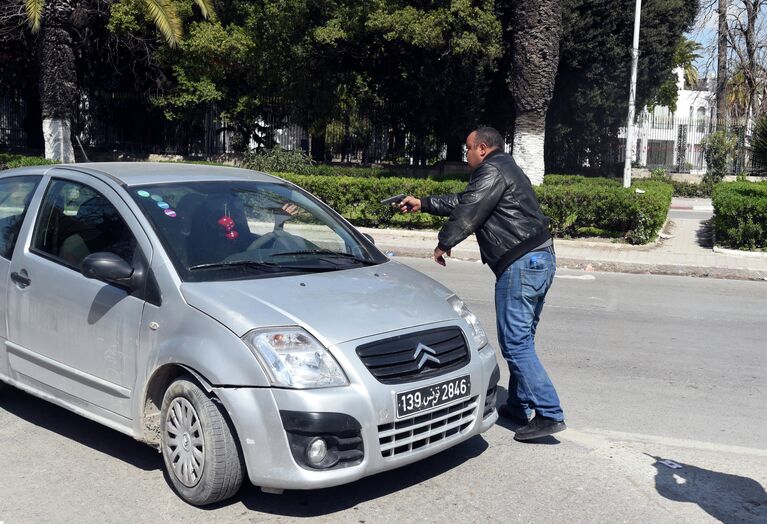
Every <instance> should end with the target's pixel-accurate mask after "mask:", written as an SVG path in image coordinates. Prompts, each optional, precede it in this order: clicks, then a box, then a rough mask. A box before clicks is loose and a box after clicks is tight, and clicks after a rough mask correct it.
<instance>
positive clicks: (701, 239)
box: [695, 217, 714, 249]
mask: <svg viewBox="0 0 767 524" xmlns="http://www.w3.org/2000/svg"><path fill="white" fill-rule="evenodd" d="M695 236H696V237H697V238H696V240H697V241H698V245H699V246H700V247H704V248H706V249H711V248H713V247H714V218H713V217H712V218H709V219H708V220H704V221H703V222H701V223H700V228H698V231H696V232H695Z"/></svg>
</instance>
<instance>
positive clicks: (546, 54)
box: [510, 0, 562, 185]
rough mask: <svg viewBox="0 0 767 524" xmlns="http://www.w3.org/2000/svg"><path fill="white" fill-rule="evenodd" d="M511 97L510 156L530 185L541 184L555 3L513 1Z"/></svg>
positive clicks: (553, 69) (558, 22)
mask: <svg viewBox="0 0 767 524" xmlns="http://www.w3.org/2000/svg"><path fill="white" fill-rule="evenodd" d="M512 20H513V21H514V22H513V24H514V25H513V27H512V28H511V32H512V39H511V42H512V46H511V47H512V53H511V55H512V76H511V79H510V84H511V94H512V96H513V98H514V106H515V108H516V113H517V119H516V124H515V130H514V150H513V156H514V159H515V160H516V161H517V163H518V164H519V165H520V167H522V169H523V170H524V172H525V174H526V175H527V176H528V178H530V181H531V182H532V183H533V184H535V185H539V184H541V183H542V182H543V173H544V158H543V142H544V137H545V130H546V111H547V110H548V107H549V102H551V96H552V94H553V92H554V78H555V76H556V73H557V67H558V66H559V38H560V35H561V33H562V9H561V4H560V1H559V0H537V1H535V2H530V1H529V0H513V3H512Z"/></svg>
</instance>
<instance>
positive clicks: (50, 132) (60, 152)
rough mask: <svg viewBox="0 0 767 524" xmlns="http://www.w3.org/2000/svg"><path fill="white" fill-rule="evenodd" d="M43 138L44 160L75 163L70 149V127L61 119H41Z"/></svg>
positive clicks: (69, 124)
mask: <svg viewBox="0 0 767 524" xmlns="http://www.w3.org/2000/svg"><path fill="white" fill-rule="evenodd" d="M43 138H44V139H45V158H48V159H51V160H55V161H57V162H61V163H62V164H70V163H72V162H74V161H75V150H74V148H73V147H72V125H71V123H70V122H69V120H66V119H63V118H45V119H43Z"/></svg>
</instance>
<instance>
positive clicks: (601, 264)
mask: <svg viewBox="0 0 767 524" xmlns="http://www.w3.org/2000/svg"><path fill="white" fill-rule="evenodd" d="M389 248H391V246H386V247H384V246H381V249H384V250H385V251H387V252H389ZM453 251H454V252H453V256H452V257H450V258H453V259H456V260H463V261H465V262H476V263H479V262H480V260H479V256H478V255H477V254H475V253H472V252H471V250H457V249H454V250H453ZM397 257H413V258H431V251H430V250H429V251H427V250H424V249H419V248H412V247H407V246H399V247H397V248H396V254H395V255H394V256H393V257H390V258H394V259H395V260H396V259H397ZM557 267H559V268H564V269H577V270H581V271H587V272H592V271H601V272H607V273H631V274H640V275H668V276H682V277H698V278H716V279H723V280H749V281H756V282H760V281H767V271H754V270H749V269H730V268H718V267H705V266H690V265H682V264H679V265H676V264H640V263H632V262H607V261H599V260H587V259H579V258H570V257H563V256H560V255H557Z"/></svg>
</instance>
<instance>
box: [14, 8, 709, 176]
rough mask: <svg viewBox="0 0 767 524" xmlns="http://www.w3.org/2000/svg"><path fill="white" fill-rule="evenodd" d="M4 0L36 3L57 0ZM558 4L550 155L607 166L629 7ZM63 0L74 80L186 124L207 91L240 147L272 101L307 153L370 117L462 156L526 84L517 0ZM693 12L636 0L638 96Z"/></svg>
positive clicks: (656, 86) (21, 47) (668, 60)
mask: <svg viewBox="0 0 767 524" xmlns="http://www.w3.org/2000/svg"><path fill="white" fill-rule="evenodd" d="M10 1H13V2H18V3H19V5H32V7H34V6H36V5H38V4H39V5H46V4H51V3H54V2H59V1H63V0H44V2H45V3H43V1H42V0H10ZM67 2H69V0H67ZM561 3H562V39H561V43H560V45H559V61H558V73H557V75H556V81H555V85H554V92H553V98H552V102H551V104H550V106H549V110H548V117H547V142H546V148H547V164H548V166H549V168H553V167H556V168H558V169H560V168H561V169H576V170H579V169H580V168H581V167H582V166H583V165H584V164H589V165H592V166H597V167H598V166H601V165H606V164H608V163H609V162H608V160H609V158H608V155H607V151H608V149H614V146H615V143H616V137H617V130H618V128H619V127H620V126H622V125H623V124H624V120H625V114H626V109H625V105H626V101H627V98H628V77H629V64H630V60H629V58H630V54H629V47H630V43H631V31H632V27H633V7H632V5H629V4H627V3H626V2H619V1H618V0H562V1H561ZM72 5H76V6H77V10H78V11H77V16H74V15H73V16H72V17H71V20H73V21H74V22H76V24H77V25H76V27H75V28H72V30H71V31H70V34H71V35H73V39H72V40H73V46H74V50H75V52H74V55H75V60H76V62H77V67H76V70H77V85H78V88H79V89H81V90H85V91H88V90H93V91H95V90H106V91H108V90H124V91H140V92H143V93H152V95H153V96H152V99H153V100H154V101H155V103H156V105H157V106H159V107H160V108H161V109H162V111H163V112H164V114H165V115H166V116H167V117H169V118H172V119H177V120H182V121H188V122H190V123H191V122H200V121H201V120H202V119H203V118H204V116H205V114H206V113H205V111H206V110H207V109H208V108H209V107H210V106H211V105H214V106H215V107H217V108H218V109H219V110H221V111H222V112H223V115H224V117H225V118H226V120H227V122H228V123H229V124H230V125H231V126H233V127H234V128H235V129H236V130H237V132H238V133H237V134H238V135H239V136H240V138H241V139H240V141H239V144H238V145H239V147H241V148H242V149H246V148H247V147H248V146H249V144H250V143H251V140H253V141H255V142H256V143H259V142H262V143H263V142H265V140H264V139H265V137H266V135H267V134H268V133H269V129H268V122H264V121H263V116H264V114H265V113H266V112H267V110H269V111H272V110H273V109H274V107H281V108H284V115H277V117H280V116H285V117H290V118H291V120H292V121H293V122H295V123H298V124H299V125H301V126H302V127H304V128H305V129H307V130H308V131H309V133H310V135H311V137H312V144H311V145H312V152H313V153H314V154H315V155H314V156H315V157H319V158H322V142H323V133H324V132H325V129H326V128H327V126H328V124H329V123H331V122H332V123H333V125H339V126H343V127H345V128H346V129H348V130H351V131H352V132H355V133H356V134H358V135H360V136H362V135H365V133H369V132H370V131H369V126H368V122H367V121H366V120H365V119H367V118H369V119H375V120H376V121H377V122H383V123H384V124H385V127H386V128H387V129H388V130H389V133H390V136H389V137H388V139H389V151H391V156H392V159H396V158H398V157H402V156H404V155H405V154H407V155H410V156H412V157H414V158H415V160H416V163H425V162H429V161H433V160H435V159H436V158H437V157H438V155H439V154H440V153H441V152H442V151H444V150H445V148H446V149H447V153H448V158H451V159H459V158H460V145H461V143H462V141H463V139H464V138H465V135H466V133H467V131H469V130H470V129H471V128H472V127H474V126H476V125H477V124H480V123H489V124H491V125H495V126H496V127H498V128H499V129H500V130H501V131H503V132H505V133H506V134H507V136H509V138H511V135H512V134H513V133H512V132H511V131H512V130H513V129H514V127H513V126H514V121H515V116H516V110H515V108H514V100H513V97H512V93H511V86H514V85H525V78H522V77H521V76H520V75H522V73H521V70H520V68H519V67H515V66H514V64H515V62H514V56H513V46H512V45H511V40H510V35H513V34H514V32H513V29H514V27H515V23H517V21H516V20H515V17H514V9H513V7H514V6H515V5H516V6H517V7H519V6H521V5H522V3H520V0H416V1H413V0H369V1H365V2H359V1H358V0H260V1H259V2H253V1H251V0H219V1H218V2H215V3H213V2H212V1H211V0H119V1H111V0H78V1H77V2H72ZM214 7H215V12H214V11H213V8H214ZM523 7H524V6H523ZM696 10H697V0H646V1H645V2H644V8H643V13H642V33H641V37H640V47H641V57H640V63H639V65H640V67H639V83H638V97H637V105H639V106H641V105H642V104H643V103H645V102H647V101H651V100H665V98H664V91H661V92H660V94H659V90H661V88H662V86H663V85H664V82H665V81H666V80H667V79H668V78H669V74H670V71H671V69H672V67H673V65H674V64H677V63H680V60H679V59H678V58H675V57H674V49H675V47H676V46H677V44H680V42H683V40H682V34H683V32H684V30H685V29H687V28H688V27H689V26H690V25H691V23H692V20H693V18H694V16H695V13H696ZM83 13H85V14H83ZM163 13H164V14H163ZM171 15H172V16H171ZM158 17H159V18H158ZM206 18H207V20H206ZM31 19H33V18H31ZM162 20H165V22H163V21H162ZM74 22H73V23H74ZM42 23H43V24H45V20H44V17H43V20H42ZM0 26H2V14H1V13H0ZM181 27H183V28H184V31H183V33H182V32H181V31H180V28H181ZM1 36H2V27H0V37H1ZM158 36H159V38H158ZM35 45H36V42H35V38H34V37H32V36H31V35H30V31H26V36H25V39H24V40H19V41H16V42H14V44H13V45H10V46H6V47H5V48H4V49H3V51H0V53H4V54H3V55H2V56H3V58H7V56H8V55H9V54H10V55H12V56H11V58H10V59H8V60H5V61H1V62H0V72H3V73H5V72H6V71H8V72H9V73H12V74H9V75H8V76H5V77H4V78H0V83H3V82H5V83H11V84H15V85H21V84H22V79H21V78H20V77H21V76H23V75H24V74H26V70H25V65H24V64H26V63H28V61H26V62H25V61H24V60H21V59H19V57H20V56H21V55H23V53H24V52H26V53H31V54H32V55H34V53H35ZM680 45H681V44H680ZM688 51H691V52H692V53H694V52H695V50H694V49H692V50H690V49H688ZM550 54H551V56H552V57H553V56H555V53H553V50H552V53H550ZM688 55H689V53H688ZM547 56H548V53H547ZM517 58H520V57H517ZM14 64H15V65H14ZM35 73H36V72H35V71H34V68H30V69H29V74H31V75H34V74H35ZM515 75H517V76H515ZM9 79H10V80H9ZM28 84H31V85H34V82H28ZM669 96H670V92H669ZM531 100H532V99H531ZM532 102H535V100H532Z"/></svg>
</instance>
